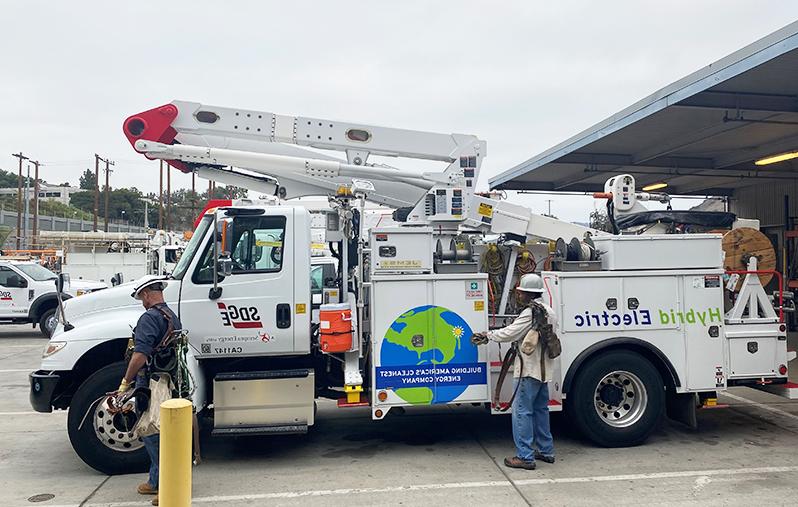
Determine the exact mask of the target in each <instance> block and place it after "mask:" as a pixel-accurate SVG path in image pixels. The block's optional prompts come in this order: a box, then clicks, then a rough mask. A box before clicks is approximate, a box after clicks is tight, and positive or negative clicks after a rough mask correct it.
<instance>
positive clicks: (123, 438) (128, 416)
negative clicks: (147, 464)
mask: <svg viewBox="0 0 798 507" xmlns="http://www.w3.org/2000/svg"><path fill="white" fill-rule="evenodd" d="M134 404H135V402H134V400H133V399H131V400H130V401H128V403H127V404H126V405H125V407H129V408H131V410H129V411H127V412H118V413H116V414H110V413H109V412H108V398H105V399H103V401H101V402H100V403H98V404H97V408H95V409H94V434H95V435H97V438H98V439H99V440H100V442H102V443H103V445H104V446H106V447H108V448H109V449H113V450H114V451H117V452H133V451H137V450H138V449H141V448H142V447H143V446H144V442H142V441H141V438H139V437H136V436H135V435H133V428H135V427H136V421H138V416H137V415H136V412H135V410H132V409H133V408H134V406H135V405H134Z"/></svg>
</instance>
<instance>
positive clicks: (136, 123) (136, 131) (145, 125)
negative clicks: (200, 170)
mask: <svg viewBox="0 0 798 507" xmlns="http://www.w3.org/2000/svg"><path fill="white" fill-rule="evenodd" d="M175 118H177V106H175V105H174V104H165V105H163V106H160V107H156V108H154V109H150V110H149V111H144V112H143V113H138V114H134V115H133V116H130V117H128V118H127V119H126V120H125V121H124V122H123V123H122V132H123V133H124V134H125V137H127V140H128V141H129V142H130V145H131V146H133V149H134V150H135V149H136V141H138V140H139V139H144V140H147V141H154V142H158V143H164V144H172V143H173V141H174V140H175V136H177V131H176V130H175V129H174V128H173V127H172V122H173V121H174V120H175ZM136 151H138V150H136ZM166 162H167V163H168V164H169V165H171V166H172V167H174V168H175V169H178V170H180V171H183V172H186V173H187V172H191V170H190V169H189V168H188V167H187V166H186V164H185V163H184V162H182V161H180V160H167V161H166Z"/></svg>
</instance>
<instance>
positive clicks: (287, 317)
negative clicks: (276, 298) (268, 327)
mask: <svg viewBox="0 0 798 507" xmlns="http://www.w3.org/2000/svg"><path fill="white" fill-rule="evenodd" d="M275 320H276V321H277V328H278V329H288V328H289V327H291V305H289V304H288V303H280V304H278V305H277V314H276V318H275Z"/></svg>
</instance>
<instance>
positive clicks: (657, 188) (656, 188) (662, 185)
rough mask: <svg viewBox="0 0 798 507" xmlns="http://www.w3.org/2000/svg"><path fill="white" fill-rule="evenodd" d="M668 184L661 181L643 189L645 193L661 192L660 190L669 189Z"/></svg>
mask: <svg viewBox="0 0 798 507" xmlns="http://www.w3.org/2000/svg"><path fill="white" fill-rule="evenodd" d="M667 186H668V184H667V183H665V182H662V181H660V182H659V183H652V184H651V185H646V186H645V187H643V192H651V191H652V190H659V189H660V188H665V187H667Z"/></svg>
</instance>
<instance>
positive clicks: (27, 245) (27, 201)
mask: <svg viewBox="0 0 798 507" xmlns="http://www.w3.org/2000/svg"><path fill="white" fill-rule="evenodd" d="M24 220H25V227H24V228H23V230H24V231H25V234H23V236H24V238H25V243H24V244H25V249H26V250H28V249H30V243H29V242H28V237H29V234H28V226H29V225H30V224H29V222H30V164H28V175H27V177H26V178H25V218H24Z"/></svg>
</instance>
